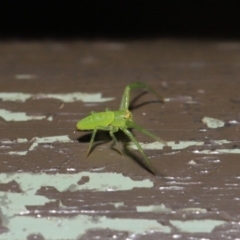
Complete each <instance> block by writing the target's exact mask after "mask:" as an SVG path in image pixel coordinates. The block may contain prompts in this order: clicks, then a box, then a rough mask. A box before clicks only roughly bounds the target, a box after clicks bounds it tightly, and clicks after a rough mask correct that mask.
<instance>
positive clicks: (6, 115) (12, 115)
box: [0, 109, 46, 121]
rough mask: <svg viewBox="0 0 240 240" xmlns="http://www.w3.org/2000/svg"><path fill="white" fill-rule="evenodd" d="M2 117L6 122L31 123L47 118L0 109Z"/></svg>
mask: <svg viewBox="0 0 240 240" xmlns="http://www.w3.org/2000/svg"><path fill="white" fill-rule="evenodd" d="M0 117H1V118H3V119H4V120H5V121H30V120H42V119H44V118H46V116H28V115H27V114H26V113H25V112H11V111H8V110H5V109H0Z"/></svg>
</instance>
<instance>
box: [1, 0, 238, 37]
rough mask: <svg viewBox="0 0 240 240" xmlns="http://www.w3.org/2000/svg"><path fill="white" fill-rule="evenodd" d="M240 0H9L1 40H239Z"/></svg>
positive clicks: (4, 5)
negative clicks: (168, 38)
mask: <svg viewBox="0 0 240 240" xmlns="http://www.w3.org/2000/svg"><path fill="white" fill-rule="evenodd" d="M238 3H239V1H177V0H176V1H171V0H170V1H160V0H159V1H127V0H122V1H121V0H112V1H110V0H109V1H106V0H98V1H92V0H90V1H89V0H88V1H7V2H2V3H1V7H0V18H1V21H0V38H1V39H9V38H10V39H11V38H21V39H24V38H38V39H39V38H154V37H190V38H231V39H233V38H239V36H240V24H239V23H240V11H239V7H238Z"/></svg>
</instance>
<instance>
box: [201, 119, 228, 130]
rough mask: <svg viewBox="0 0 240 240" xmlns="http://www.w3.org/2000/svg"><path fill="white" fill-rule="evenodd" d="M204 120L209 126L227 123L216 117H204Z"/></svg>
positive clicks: (215, 126)
mask: <svg viewBox="0 0 240 240" xmlns="http://www.w3.org/2000/svg"><path fill="white" fill-rule="evenodd" d="M202 122H203V123H204V124H206V125H207V127H208V128H220V127H223V126H224V125H225V123H224V122H223V121H221V120H219V119H216V118H210V117H204V118H203V119H202Z"/></svg>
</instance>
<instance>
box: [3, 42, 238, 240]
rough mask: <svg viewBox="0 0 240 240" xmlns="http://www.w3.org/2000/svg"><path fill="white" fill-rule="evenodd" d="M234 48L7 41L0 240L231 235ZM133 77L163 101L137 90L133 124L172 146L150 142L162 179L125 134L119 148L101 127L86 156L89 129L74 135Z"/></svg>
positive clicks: (234, 229) (234, 208)
mask: <svg viewBox="0 0 240 240" xmlns="http://www.w3.org/2000/svg"><path fill="white" fill-rule="evenodd" d="M239 51H240V44H239V43H237V42H219V41H205V42H197V41H184V40H182V41H177V40H176V41H173V40H158V41H157V40H155V41H150V40H149V41H135V42H134V41H132V42H110V41H106V42H105V41H92V42H86V41H76V42H74V41H72V42H54V41H53V42H50V41H49V42H47V41H45V42H44V41H43V42H40V41H39V42H38V41H36V42H5V43H4V42H2V43H1V44H0V132H1V134H0V143H1V145H0V160H1V161H0V203H1V205H0V239H26V238H27V239H97V238H98V237H99V238H101V239H203V238H204V239H237V237H239V236H240V227H239V222H240V210H239V209H240V188H239V184H240V171H239V169H240V161H239V157H240V155H239V154H240V145H239V143H240V142H239V121H240V110H239V109H240V108H239V107H240V98H239V89H240V87H239V83H240V80H239V79H240V70H239V69H240V68H239V64H240V55H239ZM136 81H138V82H144V83H148V84H150V85H151V86H153V87H154V88H155V89H156V91H158V92H159V93H160V94H162V96H164V98H165V100H166V102H165V104H161V103H159V102H157V101H156V97H155V96H153V95H152V94H144V95H142V96H141V97H140V98H137V96H139V94H141V91H134V92H132V99H135V100H136V101H134V105H133V108H132V112H133V114H134V119H135V121H136V123H138V124H139V125H141V126H143V127H145V128H146V129H148V130H149V131H151V132H153V133H154V134H156V135H158V136H159V137H161V138H162V139H164V140H165V141H167V143H168V145H169V146H167V147H164V148H163V149H162V146H161V145H158V144H157V143H155V144H152V145H151V146H150V145H146V146H145V147H146V148H149V147H152V148H153V149H151V150H149V149H148V150H147V149H146V150H145V151H146V154H147V155H148V156H149V158H150V160H151V162H152V164H153V165H154V167H155V168H156V169H157V171H158V176H153V175H151V173H149V172H148V171H147V170H146V169H144V168H143V167H142V166H141V161H142V157H141V155H140V154H138V152H137V151H136V150H134V149H131V148H126V142H127V138H126V137H125V136H124V135H123V134H116V136H117V138H118V140H119V141H120V142H122V143H121V146H123V148H124V149H125V150H124V156H121V155H119V153H118V152H117V151H115V150H114V149H112V148H111V139H110V138H109V136H108V134H107V133H104V132H103V133H99V134H98V136H97V139H96V147H95V148H94V149H93V151H92V152H91V154H90V156H89V158H87V159H86V158H85V155H84V154H85V152H86V149H87V147H88V142H89V140H90V134H89V133H87V132H77V131H75V125H76V122H77V121H78V120H79V119H81V118H83V117H84V116H86V115H88V114H89V113H90V112H91V111H102V110H105V108H106V107H107V108H109V109H111V110H115V109H117V108H118V106H119V103H120V99H121V96H122V93H123V90H124V87H125V86H126V85H127V84H129V83H132V82H136ZM73 93H75V94H73ZM134 106H135V107H134ZM204 117H205V120H206V123H204V122H203V118H204ZM206 117H208V118H213V119H212V120H211V119H208V118H206ZM217 120H220V122H218V121H217ZM210 123H213V124H219V125H216V126H212V125H207V124H210ZM212 127H216V128H212ZM134 134H135V136H136V138H137V139H138V140H139V141H140V142H142V143H152V140H151V139H149V138H148V137H145V136H143V135H142V134H140V133H138V132H136V131H134Z"/></svg>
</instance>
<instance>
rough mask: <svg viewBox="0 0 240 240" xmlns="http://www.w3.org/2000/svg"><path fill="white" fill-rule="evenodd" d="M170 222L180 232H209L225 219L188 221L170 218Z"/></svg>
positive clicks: (223, 222)
mask: <svg viewBox="0 0 240 240" xmlns="http://www.w3.org/2000/svg"><path fill="white" fill-rule="evenodd" d="M170 223H171V224H172V225H173V226H175V227H176V228H178V229H179V230H180V231H181V232H187V233H211V232H212V231H213V229H214V228H215V227H217V226H220V225H223V224H225V223H226V221H221V220H211V219H203V220H188V221H180V220H170Z"/></svg>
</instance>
